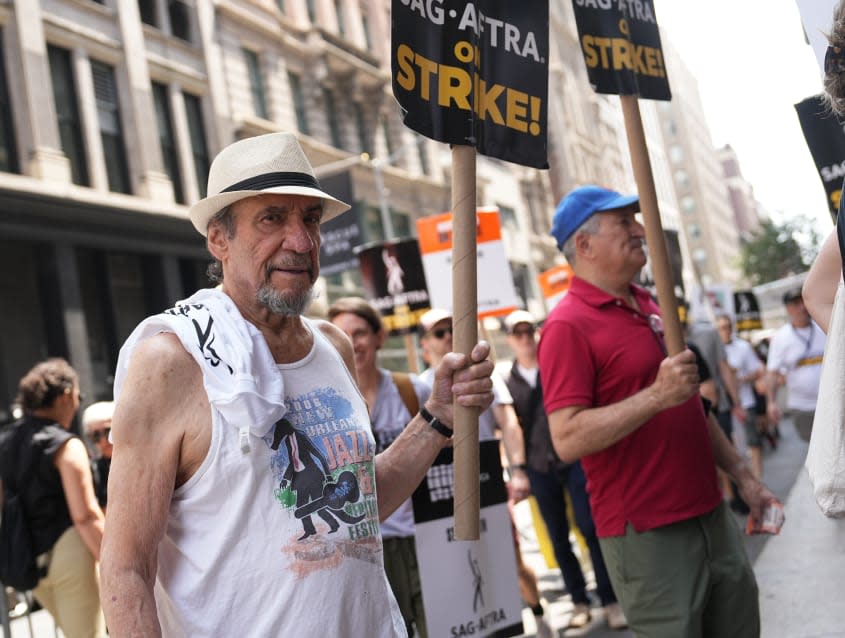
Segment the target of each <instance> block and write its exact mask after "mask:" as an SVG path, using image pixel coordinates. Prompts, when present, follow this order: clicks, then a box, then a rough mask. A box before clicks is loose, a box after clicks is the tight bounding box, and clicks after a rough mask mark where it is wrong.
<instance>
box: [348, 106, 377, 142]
mask: <svg viewBox="0 0 845 638" xmlns="http://www.w3.org/2000/svg"><path fill="white" fill-rule="evenodd" d="M353 107H354V109H355V124H356V126H357V128H358V146H359V147H360V151H361V152H362V153H370V154H372V152H373V149H372V148H371V146H372V145H371V144H370V140H369V135H367V122H366V118H365V117H364V109H363V108H361V104H360V103H358V102H355V103H354V105H353Z"/></svg>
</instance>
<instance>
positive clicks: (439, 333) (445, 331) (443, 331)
mask: <svg viewBox="0 0 845 638" xmlns="http://www.w3.org/2000/svg"><path fill="white" fill-rule="evenodd" d="M431 334H432V335H434V338H435V339H442V338H443V337H445V336H446V335H449V336H450V337H451V336H452V328H451V326H450V327H448V328H438V329H437V330H432V331H431Z"/></svg>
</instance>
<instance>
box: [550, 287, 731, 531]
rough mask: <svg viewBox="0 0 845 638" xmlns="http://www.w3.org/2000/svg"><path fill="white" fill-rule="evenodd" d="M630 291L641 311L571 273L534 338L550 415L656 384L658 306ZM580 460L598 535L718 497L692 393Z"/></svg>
mask: <svg viewBox="0 0 845 638" xmlns="http://www.w3.org/2000/svg"><path fill="white" fill-rule="evenodd" d="M631 289H632V292H633V294H634V295H635V297H636V300H637V303H638V304H639V306H640V308H641V309H642V312H640V311H637V310H635V309H633V308H631V307H630V306H628V304H626V303H625V302H624V301H623V300H622V299H620V298H616V297H613V296H611V295H609V294H608V293H606V292H604V291H603V290H600V289H599V288H596V287H595V286H593V285H592V284H589V283H587V282H586V281H584V280H583V279H579V278H578V277H573V279H572V286H571V288H570V289H569V293H568V294H567V295H566V296H565V297H564V298H563V299H562V300H561V302H560V303H559V304H558V305H557V306H556V307H555V309H554V310H552V312H551V314H550V315H549V318H548V319H547V320H546V323H545V324H544V326H543V332H542V337H541V339H540V345H539V353H538V354H539V363H540V376H541V380H542V384H543V397H544V401H545V406H546V412H547V413H548V414H552V413H553V412H554V411H555V410H560V409H561V408H565V407H570V406H576V405H581V406H589V407H601V406H605V405H611V404H614V403H617V402H619V401H621V400H623V399H627V398H628V397H630V396H632V395H634V394H636V393H637V392H639V391H640V390H642V389H644V388H646V387H648V386H649V385H651V384H652V383H653V382H654V379H655V378H656V377H657V370H658V368H659V366H660V362H661V361H662V360H663V358H664V357H665V355H664V352H663V342H662V336H658V335H657V334H656V333H655V331H654V330H653V329H652V323H654V322H655V321H656V320H657V319H656V318H657V317H659V315H660V310H659V308H658V307H657V304H655V303H654V301H652V299H651V297H650V296H649V294H648V292H646V291H645V290H644V289H642V288H639V287H637V286H633V285H632V286H631ZM585 427H589V425H586V426H585ZM581 462H582V465H583V467H584V472H585V473H586V475H587V490H588V492H589V494H590V504H591V506H592V510H593V518H594V520H595V523H596V531H597V534H598V535H599V536H601V537H606V536H619V535H622V534H624V533H625V526H626V524H627V523H628V522H630V523H631V524H632V525H633V526H634V529H635V530H637V531H638V532H642V531H645V530H648V529H653V528H655V527H660V526H663V525H667V524H669V523H674V522H677V521H681V520H685V519H689V518H692V517H694V516H699V515H700V514H704V513H706V512H709V511H711V510H712V509H713V508H715V507H716V505H718V504H719V501H720V499H721V494H720V492H719V487H718V481H717V479H716V465H715V461H714V458H713V448H712V445H711V442H710V435H709V432H708V429H707V421H706V419H705V417H704V412H703V409H702V406H701V399H700V398H699V396H698V395H697V394H696V395H695V396H693V397H691V398H690V399H689V400H688V401H686V402H685V403H683V404H681V405H678V406H675V407H674V408H670V409H668V410H664V411H663V412H660V413H658V414H657V415H655V416H654V417H653V418H652V419H651V420H649V421H647V422H646V423H644V424H643V425H641V426H640V427H639V428H637V429H636V430H634V432H632V433H631V434H629V435H628V436H626V437H625V438H624V439H621V440H620V441H617V442H616V443H614V444H613V445H611V446H610V447H608V448H606V449H604V450H602V451H601V452H596V453H595V454H589V455H587V456H585V457H583V458H582V459H581Z"/></svg>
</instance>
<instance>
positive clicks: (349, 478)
mask: <svg viewBox="0 0 845 638" xmlns="http://www.w3.org/2000/svg"><path fill="white" fill-rule="evenodd" d="M285 405H286V407H287V409H288V411H287V413H286V414H285V416H284V417H283V418H282V419H279V421H277V422H276V424H275V425H274V427H273V430H272V431H271V433H270V434H269V435H268V438H267V439H265V441H266V442H267V444H268V445H269V446H270V448H271V449H272V450H274V453H273V456H272V457H271V471H272V474H273V477H274V482H275V488H274V489H275V498H276V500H277V501H278V503H279V504H280V506H281V507H283V508H285V509H286V510H287V511H288V512H289V514H290V515H291V517H292V519H294V524H293V525H292V526H291V527H290V528H289V532H288V538H287V539H286V542H285V545H284V549H283V551H285V552H287V553H289V554H291V555H292V556H293V555H295V556H296V559H297V560H292V561H291V568H292V569H293V570H294V571H296V572H297V573H298V575H299V576H300V577H304V576H306V575H308V574H309V573H311V572H314V571H317V570H322V569H332V568H333V567H334V566H335V565H336V564H337V562H338V561H339V560H342V559H343V558H355V559H359V560H364V561H367V562H370V563H375V562H376V561H377V560H378V556H377V554H378V553H379V552H380V551H381V548H380V542H379V526H378V525H379V523H378V507H377V503H376V492H375V467H374V463H373V456H374V454H375V449H374V440H373V438H372V435H371V434H370V431H369V428H368V427H367V425H366V424H362V423H361V422H360V420H359V418H358V417H357V415H356V413H355V410H354V408H353V405H352V403H351V402H350V401H349V399H348V398H347V397H345V396H342V395H341V394H339V393H338V392H337V391H336V390H335V389H334V388H331V387H328V386H327V387H323V388H317V389H315V390H313V391H310V392H307V393H305V394H302V395H298V396H296V397H294V398H286V399H285Z"/></svg>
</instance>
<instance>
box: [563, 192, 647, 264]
mask: <svg viewBox="0 0 845 638" xmlns="http://www.w3.org/2000/svg"><path fill="white" fill-rule="evenodd" d="M638 210H640V198H639V197H637V196H636V195H620V194H619V193H617V192H616V191H614V190H610V189H609V188H603V187H601V186H595V185H592V184H590V185H588V186H580V187H578V188H576V189H574V190H573V191H571V192H570V193H569V194H568V195H567V196H566V197H564V198H563V199H562V200H560V204H558V205H557V209H556V210H555V216H554V218H553V219H552V236H553V237H554V238H555V239H556V240H557V247H558V249H559V250H563V247H564V245H565V244H566V242H567V240H568V239H569V238H570V237H572V235H574V234H575V231H576V230H578V229H579V228H580V227H581V225H582V224H584V222H586V221H587V220H590V219H593V215H595V214H596V213H602V212H607V211H620V212H622V211H633V212H636V211H638ZM597 221H598V220H595V219H594V222H593V225H596V224H597ZM564 254H565V253H564ZM567 259H569V258H568V257H567ZM569 261H570V263H571V262H572V260H569Z"/></svg>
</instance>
